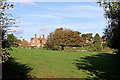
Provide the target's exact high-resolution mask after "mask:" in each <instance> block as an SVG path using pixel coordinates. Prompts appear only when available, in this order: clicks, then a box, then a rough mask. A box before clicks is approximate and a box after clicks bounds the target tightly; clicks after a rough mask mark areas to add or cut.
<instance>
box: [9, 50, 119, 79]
mask: <svg viewBox="0 0 120 80" xmlns="http://www.w3.org/2000/svg"><path fill="white" fill-rule="evenodd" d="M10 54H11V57H13V58H14V59H15V61H16V62H17V63H19V64H25V65H27V66H28V67H30V68H31V70H30V71H29V72H27V73H29V74H30V75H32V76H34V77H36V78H89V79H92V78H101V79H103V78H105V79H107V78H119V71H118V70H119V68H120V66H119V64H120V63H119V61H118V60H119V57H118V56H116V55H115V54H109V53H98V52H65V51H51V50H40V49H22V48H14V49H13V51H10ZM15 69H19V70H20V71H23V72H24V71H25V69H23V68H15ZM22 69H23V70H22ZM27 73H26V74H27Z"/></svg>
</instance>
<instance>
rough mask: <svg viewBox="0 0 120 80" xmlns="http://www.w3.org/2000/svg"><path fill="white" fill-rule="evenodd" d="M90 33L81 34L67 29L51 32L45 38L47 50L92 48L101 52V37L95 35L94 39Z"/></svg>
mask: <svg viewBox="0 0 120 80" xmlns="http://www.w3.org/2000/svg"><path fill="white" fill-rule="evenodd" d="M92 35H93V34H92V33H87V34H81V32H79V31H73V30H70V29H67V28H57V29H56V30H55V31H54V32H51V33H50V34H49V35H48V37H47V43H46V45H47V48H48V49H53V50H57V49H58V47H59V46H60V47H61V50H64V47H85V46H89V47H94V48H96V50H97V51H101V49H102V45H101V37H100V36H99V34H98V33H97V34H96V35H95V37H93V36H92Z"/></svg>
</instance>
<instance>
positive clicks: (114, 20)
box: [98, 0, 120, 52]
mask: <svg viewBox="0 0 120 80" xmlns="http://www.w3.org/2000/svg"><path fill="white" fill-rule="evenodd" d="M98 4H99V5H100V6H102V7H103V9H104V10H105V18H106V20H107V21H108V24H107V26H106V29H105V31H104V36H105V37H106V39H107V44H108V46H109V47H111V48H114V49H118V51H119V52H120V1H118V0H113V1H111V2H110V1H108V0H99V1H98Z"/></svg>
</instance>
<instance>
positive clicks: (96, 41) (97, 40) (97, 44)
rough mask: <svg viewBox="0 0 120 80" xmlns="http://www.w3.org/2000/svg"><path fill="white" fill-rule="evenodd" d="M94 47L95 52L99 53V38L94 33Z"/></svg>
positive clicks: (100, 48)
mask: <svg viewBox="0 0 120 80" xmlns="http://www.w3.org/2000/svg"><path fill="white" fill-rule="evenodd" d="M94 46H95V48H96V49H97V51H101V50H102V47H101V38H100V36H99V34H98V33H96V34H95V37H94Z"/></svg>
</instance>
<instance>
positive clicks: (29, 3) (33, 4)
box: [20, 2, 37, 6]
mask: <svg viewBox="0 0 120 80" xmlns="http://www.w3.org/2000/svg"><path fill="white" fill-rule="evenodd" d="M20 4H21V5H32V6H37V5H36V4H35V3H34V2H20Z"/></svg>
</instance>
